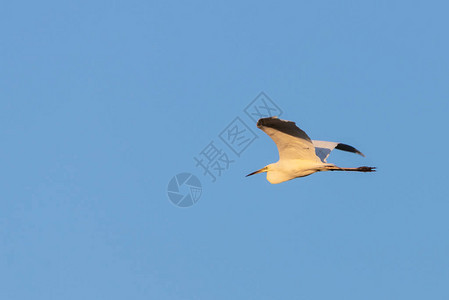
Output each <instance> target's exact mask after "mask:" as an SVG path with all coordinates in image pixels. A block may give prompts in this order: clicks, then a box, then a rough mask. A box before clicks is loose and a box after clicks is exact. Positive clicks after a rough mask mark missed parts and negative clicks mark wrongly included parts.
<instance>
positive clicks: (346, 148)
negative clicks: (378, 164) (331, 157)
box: [335, 143, 365, 157]
mask: <svg viewBox="0 0 449 300" xmlns="http://www.w3.org/2000/svg"><path fill="white" fill-rule="evenodd" d="M335 149H338V150H342V151H347V152H352V153H356V154H358V155H361V156H363V157H365V154H363V153H362V152H360V151H359V150H357V149H356V148H354V147H352V146H349V145H346V144H343V143H339V144H338V145H337V146H336V147H335Z"/></svg>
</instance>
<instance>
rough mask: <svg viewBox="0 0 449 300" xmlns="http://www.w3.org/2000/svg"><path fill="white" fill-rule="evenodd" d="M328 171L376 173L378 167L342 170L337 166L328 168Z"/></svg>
mask: <svg viewBox="0 0 449 300" xmlns="http://www.w3.org/2000/svg"><path fill="white" fill-rule="evenodd" d="M326 170H327V171H352V172H376V167H366V166H363V167H358V168H340V167H337V166H336V165H333V166H326Z"/></svg>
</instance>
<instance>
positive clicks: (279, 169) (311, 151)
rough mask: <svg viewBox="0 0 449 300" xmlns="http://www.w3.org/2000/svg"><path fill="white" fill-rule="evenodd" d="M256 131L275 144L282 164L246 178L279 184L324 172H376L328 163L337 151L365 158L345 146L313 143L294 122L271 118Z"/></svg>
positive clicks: (330, 143)
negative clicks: (264, 178) (264, 177)
mask: <svg viewBox="0 0 449 300" xmlns="http://www.w3.org/2000/svg"><path fill="white" fill-rule="evenodd" d="M257 127H258V128H260V129H261V130H263V131H264V132H265V133H266V134H268V136H269V137H270V138H271V139H272V140H273V141H274V142H275V143H276V146H277V148H278V151H279V161H278V162H276V163H273V164H269V165H268V166H265V167H263V168H262V169H260V170H257V171H255V172H253V173H250V174H248V175H246V176H247V177H248V176H251V175H254V174H259V173H264V172H265V173H267V180H268V181H269V182H270V183H273V184H276V183H281V182H284V181H287V180H291V179H294V178H298V177H304V176H308V175H310V174H313V173H316V172H321V171H355V172H374V171H375V167H358V168H340V167H337V166H336V165H334V164H331V163H328V162H327V161H326V160H327V158H328V156H329V154H330V153H331V151H332V150H334V149H338V150H342V151H348V152H352V153H356V154H359V155H362V156H365V155H363V153H362V152H360V151H359V150H357V149H356V148H354V147H352V146H349V145H346V144H342V143H336V142H325V141H312V140H311V139H310V138H309V136H308V135H307V134H306V133H305V132H304V131H302V130H301V129H299V128H298V127H297V126H296V124H295V122H292V121H286V120H281V119H279V118H277V117H269V118H262V119H259V121H258V122H257Z"/></svg>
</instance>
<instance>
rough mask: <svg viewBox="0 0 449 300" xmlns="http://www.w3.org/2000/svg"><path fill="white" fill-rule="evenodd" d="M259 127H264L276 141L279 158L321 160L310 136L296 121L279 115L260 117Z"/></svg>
mask: <svg viewBox="0 0 449 300" xmlns="http://www.w3.org/2000/svg"><path fill="white" fill-rule="evenodd" d="M257 127H258V128H260V129H262V130H263V131H264V132H265V133H266V134H268V136H269V137H270V138H271V139H272V140H273V141H274V142H275V143H276V146H277V147H278V151H279V159H280V160H283V159H302V160H311V161H318V162H319V161H320V160H319V158H318V157H317V156H316V154H315V147H314V146H313V144H312V141H311V140H310V138H309V136H308V135H307V134H306V133H305V132H304V131H302V130H301V129H299V128H298V127H297V126H296V124H295V122H291V121H285V120H281V119H278V118H277V117H270V118H263V119H259V121H258V122H257Z"/></svg>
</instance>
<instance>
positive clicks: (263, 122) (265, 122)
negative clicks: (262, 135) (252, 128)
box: [257, 116, 295, 127]
mask: <svg viewBox="0 0 449 300" xmlns="http://www.w3.org/2000/svg"><path fill="white" fill-rule="evenodd" d="M282 122H285V123H293V124H295V122H292V121H287V120H282V119H279V118H278V117H277V116H273V117H268V118H261V119H259V120H258V121H257V127H261V126H265V127H273V126H274V125H278V124H279V123H282Z"/></svg>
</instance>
